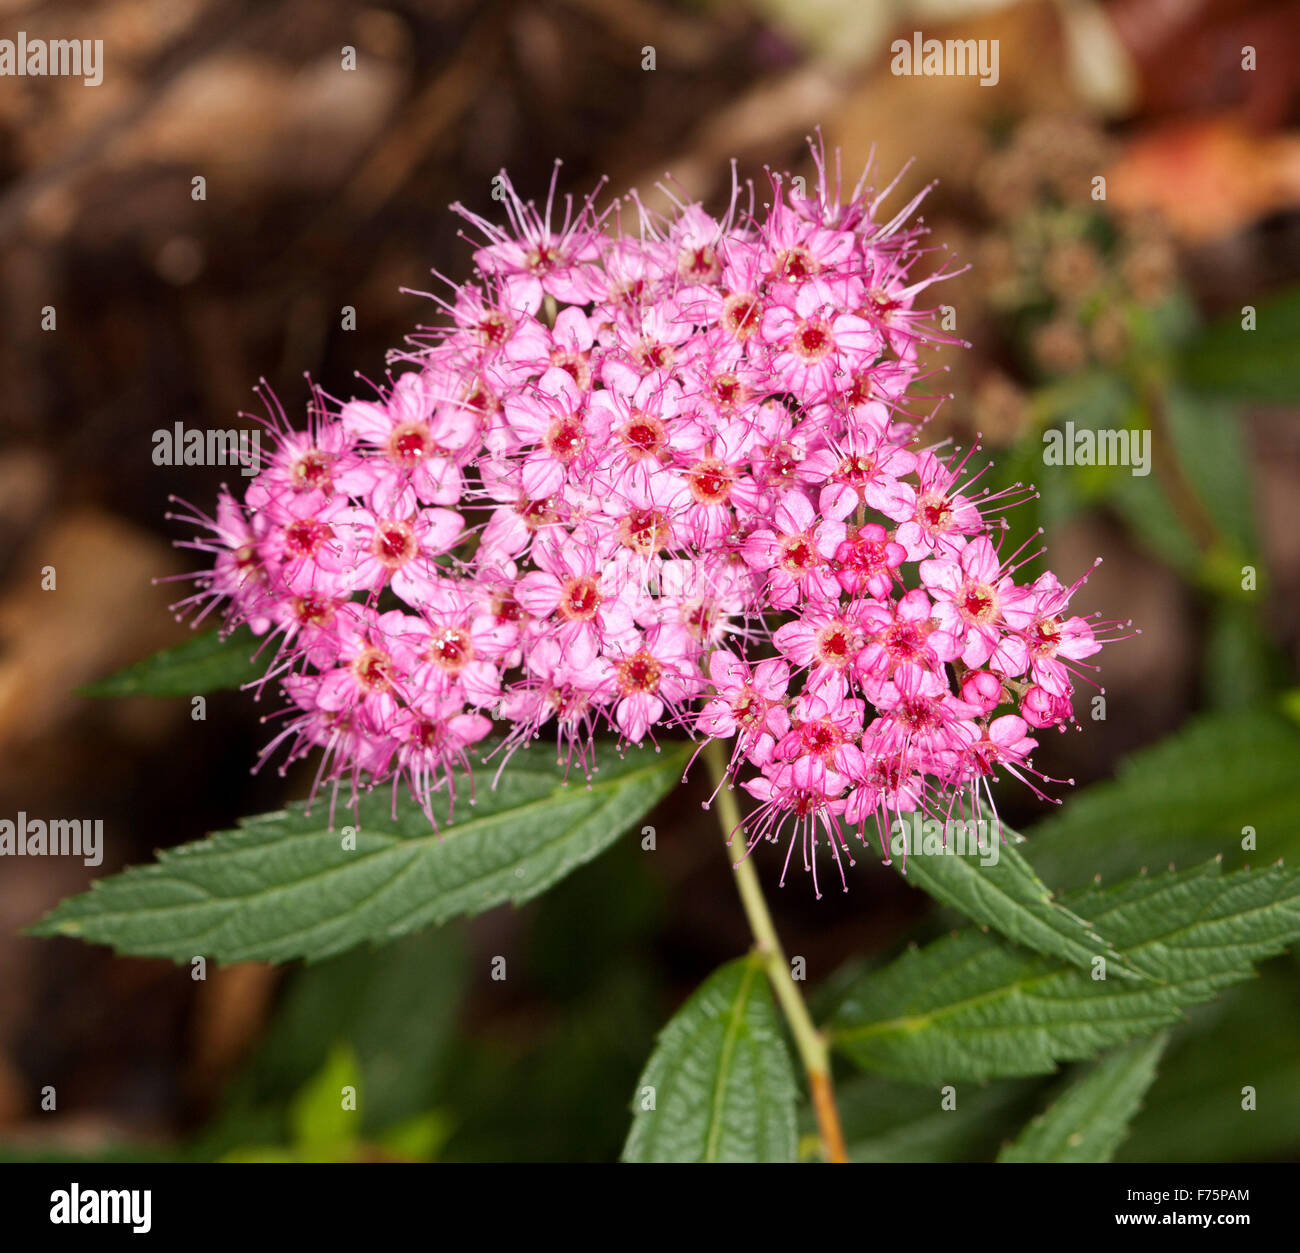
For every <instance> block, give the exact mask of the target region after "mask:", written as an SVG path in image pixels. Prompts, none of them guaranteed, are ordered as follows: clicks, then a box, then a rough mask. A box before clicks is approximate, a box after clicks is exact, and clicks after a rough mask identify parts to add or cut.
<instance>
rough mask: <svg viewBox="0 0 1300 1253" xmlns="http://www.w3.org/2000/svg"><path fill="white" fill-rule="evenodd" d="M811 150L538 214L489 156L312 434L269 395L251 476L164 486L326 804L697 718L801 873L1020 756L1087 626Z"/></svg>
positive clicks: (1056, 712) (550, 203) (1015, 770)
mask: <svg viewBox="0 0 1300 1253" xmlns="http://www.w3.org/2000/svg"><path fill="white" fill-rule="evenodd" d="M813 157H814V161H815V164H816V166H817V171H818V175H817V178H816V179H815V180H812V183H811V186H810V187H809V188H808V189H807V190H805V183H804V180H802V179H798V180H792V179H789V178H787V177H783V176H777V175H772V176H771V195H770V205H769V206H767V207H765V208H763V209H761V210H759V209H756V208H755V207H754V204H755V199H756V197H755V195H754V192H753V189H752V188H748V189H746V188H742V186H741V185H740V184H739V183H738V182H737V180H735V178H734V177H733V191H732V198H731V203H730V205H729V206H728V208H727V210H726V212H725V213H724V214H723V215H722V216H721V217H720V218H715V217H712V216H710V215H709V214H708V213H707V212H706V211H705V209H704V208H703V207H702V206H701V205H698V204H681V203H678V202H677V201H676V198H675V196H674V195H673V194H672V193H671V192H670V191H669V192H668V195H669V199H670V200H673V201H674V203H675V204H676V211H675V213H674V214H673V215H672V216H671V217H669V218H667V219H665V218H663V217H661V216H659V215H657V214H654V213H652V212H651V211H650V210H648V209H647V208H646V207H645V206H644V205H643V204H642V202H641V201H640V200H639V199H638V198H636V197H635V196H631V197H629V198H628V199H627V200H626V201H623V202H618V203H616V204H615V205H613V206H611V207H610V208H607V209H604V210H600V209H598V208H597V205H596V198H595V196H594V195H593V196H592V197H588V198H587V199H586V200H584V201H582V202H581V203H579V204H576V205H575V203H574V202H573V200H572V199H570V198H565V200H564V201H563V209H562V211H561V207H560V205H559V204H558V203H557V198H556V194H555V182H554V180H553V181H552V185H551V189H550V195H549V197H548V199H547V202H546V205H545V208H544V209H540V210H539V209H537V208H536V207H534V205H532V204H531V203H528V202H525V201H523V200H521V199H520V197H519V196H518V195H517V194H516V192H515V191H514V189H513V188H512V187H511V185H510V183H509V180H508V179H507V178H506V177H505V176H504V174H503V175H502V176H501V180H500V183H499V185H500V186H501V187H503V188H504V194H505V200H504V207H505V210H506V217H507V222H506V224H504V225H501V224H495V223H491V222H488V221H487V220H485V219H483V218H481V217H479V216H478V215H476V214H474V213H471V212H469V211H468V210H466V209H463V208H460V207H458V206H453V208H455V209H456V210H457V211H458V212H459V213H460V214H461V215H462V217H464V218H465V219H466V220H467V222H468V223H469V226H470V228H471V229H472V231H473V232H474V233H476V235H477V236H478V240H477V242H476V244H475V251H474V274H473V276H472V278H471V279H470V280H469V281H467V282H465V283H462V284H454V283H453V284H450V285H449V286H450V291H449V293H447V294H446V295H444V296H437V297H434V299H435V300H436V301H437V303H438V304H439V306H440V307H441V309H442V311H443V313H444V315H445V317H444V320H443V323H442V325H441V326H439V327H436V328H429V327H425V328H422V329H421V330H420V331H419V332H417V333H414V334H413V335H412V337H411V338H410V340H409V341H408V343H407V344H406V345H405V346H404V347H403V348H402V349H401V350H399V351H397V352H395V353H394V354H393V355H392V358H391V361H390V374H389V376H388V377H387V379H386V381H385V382H384V383H383V384H382V385H381V386H379V387H378V388H376V389H375V392H374V394H372V395H367V396H361V397H353V398H350V399H347V400H342V401H336V400H331V399H329V398H327V397H324V396H322V395H320V394H314V395H313V398H312V403H311V407H310V413H309V418H308V421H307V423H306V424H305V427H304V428H303V429H294V428H293V427H292V426H291V424H289V423H288V422H287V421H285V420H284V419H283V415H282V413H281V412H280V411H279V409H278V407H277V406H275V405H274V404H272V406H271V409H272V413H271V418H270V419H269V420H268V422H267V425H268V427H269V429H270V431H271V433H272V436H273V443H274V445H275V447H274V450H273V454H272V456H271V457H270V458H269V460H268V462H267V463H266V464H265V466H264V467H263V468H262V469H261V471H260V473H259V474H258V475H257V477H256V478H254V479H253V480H251V482H250V484H249V486H248V488H247V490H246V492H245V494H244V497H243V499H242V500H239V499H236V498H235V497H233V496H232V495H230V494H223V496H222V498H221V500H220V501H219V503H218V507H217V510H216V514H215V517H214V518H208V517H207V516H206V515H201V514H199V513H197V511H196V512H195V513H194V515H193V520H195V521H197V522H199V523H200V524H201V525H202V526H203V527H204V528H205V530H206V534H205V535H204V536H203V537H202V538H200V539H198V540H195V541H191V546H192V547H195V548H198V549H200V550H201V551H204V552H206V553H208V554H210V555H211V558H212V561H211V565H210V567H209V569H208V570H207V571H206V572H204V573H203V574H201V575H200V586H199V589H198V591H197V593H196V594H195V596H193V597H191V598H190V602H191V603H192V604H193V605H195V606H200V607H201V608H202V612H203V613H206V612H208V610H210V609H211V608H212V606H213V605H214V604H219V605H220V606H221V608H222V611H223V613H224V615H225V621H226V623H227V624H228V625H229V626H231V627H233V626H234V625H236V624H239V623H246V624H247V625H248V626H249V627H250V628H251V629H252V631H253V632H254V633H255V634H257V635H260V636H263V637H265V640H266V643H265V648H266V650H267V651H268V652H269V653H270V655H271V658H272V660H271V664H270V665H269V668H268V675H269V677H268V679H267V680H266V681H265V682H266V683H267V684H275V685H278V686H279V688H280V689H282V691H283V694H284V696H285V699H286V702H287V704H286V708H285V710H284V712H283V721H282V724H281V726H280V728H279V731H278V734H277V735H276V738H275V740H274V742H273V745H272V747H273V748H275V749H277V750H280V751H281V752H287V754H288V757H289V758H290V759H291V760H292V759H294V758H297V757H299V756H302V755H303V754H305V753H307V752H309V751H311V750H312V749H314V748H319V749H322V750H323V754H322V765H321V769H320V775H319V782H320V783H321V784H323V785H324V786H326V787H327V788H329V789H330V790H331V795H332V797H333V798H334V799H337V798H338V795H339V791H340V789H343V791H344V797H343V799H344V800H345V802H346V801H348V800H351V799H352V798H354V797H355V795H356V793H357V792H358V791H359V790H361V789H365V788H371V787H375V786H379V785H382V784H386V783H387V784H393V785H399V784H400V785H402V786H405V787H407V788H409V789H410V791H411V792H412V794H413V795H414V797H415V799H416V801H417V802H418V803H419V804H420V805H421V806H423V808H424V809H425V811H426V812H430V813H431V809H432V806H431V801H432V799H433V798H434V797H436V796H437V795H439V794H440V793H441V792H443V791H444V790H446V791H450V790H451V789H452V788H453V787H454V786H455V785H456V780H457V779H458V777H461V775H462V772H463V771H464V770H465V769H466V768H467V767H469V766H470V764H471V760H472V759H474V758H477V757H479V756H481V753H482V751H483V749H484V748H485V747H486V746H487V744H488V743H494V744H496V745H498V748H497V749H496V750H495V751H497V752H498V753H499V754H501V755H502V756H505V757H508V756H509V754H510V753H512V752H513V751H515V750H516V749H517V748H519V747H520V746H521V745H524V744H526V743H527V742H528V741H530V740H532V739H534V738H537V737H540V736H548V737H554V740H555V742H556V744H557V746H558V748H559V751H560V754H561V757H562V758H565V759H567V760H568V761H569V762H570V763H571V764H572V766H573V767H574V768H575V769H578V770H581V769H583V768H584V766H585V765H586V763H587V762H588V760H589V750H590V746H591V743H592V740H593V737H594V736H596V735H598V734H602V733H606V734H612V735H614V736H615V737H617V738H618V739H619V740H621V741H622V742H624V743H626V744H640V743H642V742H651V743H653V742H654V741H655V739H656V737H657V736H662V735H665V734H667V735H682V734H685V735H689V736H692V737H694V738H696V739H698V740H704V741H707V740H708V739H711V738H719V739H726V740H729V741H731V745H730V750H729V761H730V767H729V768H730V772H731V777H732V778H733V779H734V780H735V782H737V783H738V784H740V785H741V786H743V787H744V788H745V789H746V790H747V791H748V792H749V793H750V794H751V795H752V796H753V797H754V798H755V799H756V801H757V802H758V807H757V810H756V812H755V813H754V815H753V817H752V820H751V822H750V824H749V827H748V831H749V836H750V840H751V842H752V843H751V847H752V846H753V844H756V843H757V842H759V841H761V840H763V839H771V840H774V841H785V842H786V843H787V852H786V858H785V860H786V864H787V865H788V864H790V863H791V861H792V859H793V853H794V850H795V848H796V847H797V848H799V850H800V860H801V862H802V863H803V864H805V865H806V866H807V867H809V868H810V869H811V870H812V872H813V874H814V881H815V876H816V868H817V862H818V853H819V850H822V849H825V850H826V851H827V852H828V853H829V854H830V856H831V858H832V859H833V862H834V864H835V865H836V866H837V867H838V868H839V872H840V876H841V878H843V876H844V868H845V866H846V865H848V864H851V862H852V854H851V848H852V846H853V841H854V840H858V841H862V842H863V843H866V842H867V841H868V839H869V837H870V835H871V834H873V829H874V828H876V827H880V828H882V829H883V828H885V827H886V826H888V825H889V824H892V823H893V822H894V821H896V820H897V819H898V818H899V817H900V816H901V815H903V814H908V813H912V812H914V811H917V810H924V811H926V812H928V813H935V814H939V815H947V814H951V813H952V812H954V810H957V809H961V810H965V809H967V808H970V809H973V810H975V811H979V810H980V809H981V808H982V807H983V806H985V805H987V804H991V802H992V794H991V792H990V790H989V782H990V780H991V779H992V778H993V777H994V776H995V775H997V774H998V773H999V772H1005V773H1009V774H1012V775H1014V776H1016V777H1018V778H1020V779H1022V780H1024V781H1025V782H1027V783H1029V784H1030V786H1033V787H1035V789H1036V788H1037V785H1036V784H1035V783H1034V782H1033V780H1034V779H1039V780H1041V779H1042V776H1041V775H1037V774H1035V772H1034V771H1033V769H1032V767H1031V766H1030V764H1029V762H1030V756H1031V754H1032V752H1033V749H1034V747H1035V740H1034V738H1033V735H1032V734H1031V733H1033V732H1041V731H1043V730H1044V729H1047V728H1050V727H1056V726H1061V725H1063V724H1064V723H1066V722H1068V721H1070V720H1071V719H1072V713H1071V697H1072V694H1073V690H1074V686H1073V685H1074V683H1075V681H1076V680H1078V679H1080V678H1084V679H1088V678H1089V676H1090V674H1091V672H1092V670H1093V668H1094V665H1093V663H1092V662H1090V661H1089V660H1087V659H1088V658H1090V657H1091V656H1092V655H1093V654H1094V653H1096V651H1097V650H1098V649H1099V648H1100V647H1101V645H1102V643H1103V638H1104V636H1105V634H1106V632H1107V630H1108V629H1111V628H1113V627H1114V626H1115V625H1116V624H1100V623H1097V622H1095V621H1092V620H1090V619H1088V618H1084V617H1081V616H1079V615H1077V614H1072V613H1071V611H1070V601H1071V598H1072V596H1073V594H1074V593H1075V592H1076V591H1077V590H1078V587H1079V585H1080V583H1081V582H1082V580H1079V582H1076V583H1075V584H1072V585H1066V584H1063V583H1061V582H1060V581H1059V580H1058V579H1057V578H1056V577H1055V576H1053V575H1051V574H1044V575H1041V576H1040V577H1038V578H1036V579H1034V580H1033V581H1029V582H1018V581H1017V580H1018V578H1019V570H1020V568H1021V567H1022V566H1023V565H1024V564H1025V560H1026V559H1024V558H1022V557H1021V554H1019V553H1008V552H1005V551H1004V550H1003V545H1002V543H1001V535H1002V523H1001V518H1000V512H999V511H1000V510H1001V509H1003V508H1005V507H1008V506H1010V505H1014V504H1015V503H1017V502H1018V501H1020V500H1024V499H1027V498H1028V496H1029V495H1030V494H1031V489H1028V488H1020V487H1017V488H1015V489H1012V490H1011V491H1009V492H1006V491H1004V492H1001V493H995V492H992V491H990V490H989V489H987V488H986V487H983V486H981V483H980V478H981V473H982V472H981V469H980V467H979V465H978V463H977V462H976V461H975V460H974V459H973V456H972V454H973V452H974V451H975V450H967V451H966V452H965V453H961V452H960V451H955V450H952V449H950V448H948V447H947V446H946V445H944V444H936V445H933V446H927V445H926V444H925V442H924V437H923V436H924V426H925V422H926V420H927V418H928V417H929V416H931V415H930V414H929V413H926V412H924V411H920V410H918V409H917V408H915V406H916V405H918V404H919V403H922V402H920V401H919V400H918V399H917V398H918V396H919V395H920V394H921V393H920V392H919V391H918V390H917V389H915V388H914V387H913V385H914V384H916V383H918V382H920V381H922V380H923V379H924V378H925V377H926V367H925V366H924V364H923V355H924V349H925V347H926V344H927V342H929V341H934V340H939V341H943V342H952V341H951V340H950V339H945V337H944V336H943V335H942V334H941V333H939V332H937V331H936V330H934V329H933V328H932V325H931V322H930V319H929V309H928V307H927V306H926V304H925V296H926V293H927V291H928V289H929V288H930V287H931V286H932V285H933V284H934V283H936V282H938V281H940V280H941V279H942V278H943V277H945V274H944V271H943V270H942V269H940V270H939V271H937V272H936V271H934V270H933V269H931V270H928V271H924V267H923V266H922V265H921V261H922V257H923V255H924V253H925V251H926V248H924V247H923V240H924V233H923V231H922V229H921V228H920V227H919V226H918V225H916V224H915V223H913V221H912V216H913V210H914V209H915V207H916V203H917V201H913V202H912V203H911V204H909V205H907V206H905V207H904V208H903V209H902V210H901V211H899V212H897V213H894V214H893V215H892V216H884V215H883V214H882V213H881V203H882V201H883V199H884V198H885V196H886V195H887V194H888V193H889V191H890V190H891V188H885V189H884V190H883V191H878V190H877V189H875V188H874V187H872V186H871V185H870V178H869V174H868V175H864V176H863V178H862V179H861V180H860V181H859V182H858V184H857V185H856V186H855V187H854V188H853V189H852V191H851V192H848V193H846V192H845V190H844V188H843V186H842V184H841V181H840V179H839V177H838V172H836V173H835V175H834V177H832V175H831V172H830V171H829V170H828V168H827V164H826V161H825V158H824V154H823V153H822V151H821V149H820V145H814V147H813ZM746 190H747V193H748V194H747V195H746V194H745V193H746ZM665 191H668V189H665ZM918 199H919V198H918ZM746 202H747V204H748V207H746ZM923 271H924V272H923ZM1036 555H1037V554H1034V556H1036ZM1085 577H1086V576H1085ZM494 732H495V733H496V735H495V738H490V737H493V733H494Z"/></svg>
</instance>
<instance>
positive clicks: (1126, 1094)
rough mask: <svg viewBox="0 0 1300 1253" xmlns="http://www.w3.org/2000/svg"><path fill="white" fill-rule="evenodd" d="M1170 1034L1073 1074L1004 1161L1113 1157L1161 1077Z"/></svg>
mask: <svg viewBox="0 0 1300 1253" xmlns="http://www.w3.org/2000/svg"><path fill="white" fill-rule="evenodd" d="M1168 1038H1169V1037H1168V1035H1167V1034H1166V1033H1164V1032H1161V1033H1160V1034H1159V1035H1155V1036H1152V1037H1151V1039H1149V1040H1141V1041H1139V1042H1138V1043H1137V1044H1131V1045H1129V1046H1128V1048H1125V1049H1120V1050H1119V1051H1118V1052H1117V1053H1114V1054H1112V1055H1111V1056H1110V1057H1107V1058H1106V1059H1105V1060H1104V1061H1102V1062H1099V1063H1098V1064H1097V1065H1096V1066H1093V1067H1092V1068H1091V1069H1090V1070H1089V1071H1088V1073H1087V1074H1086V1075H1084V1076H1083V1077H1082V1078H1080V1079H1076V1080H1074V1081H1073V1082H1072V1083H1071V1084H1070V1086H1069V1087H1068V1088H1066V1090H1065V1091H1064V1092H1063V1093H1062V1094H1061V1095H1060V1096H1059V1097H1058V1098H1057V1099H1056V1100H1055V1101H1054V1102H1053V1103H1052V1105H1051V1106H1050V1107H1049V1108H1048V1109H1047V1110H1045V1111H1044V1112H1043V1113H1042V1114H1040V1115H1039V1116H1038V1117H1037V1118H1035V1119H1034V1120H1033V1122H1031V1123H1030V1124H1029V1125H1028V1126H1027V1127H1026V1128H1025V1129H1024V1131H1022V1132H1021V1133H1020V1135H1019V1136H1018V1137H1017V1138H1016V1140H1015V1142H1014V1143H1013V1144H1009V1145H1007V1147H1006V1148H1005V1149H1003V1150H1002V1152H1001V1153H999V1154H998V1161H999V1162H1108V1161H1110V1159H1111V1157H1112V1156H1113V1155H1114V1152H1115V1150H1116V1148H1118V1147H1119V1144H1120V1142H1121V1141H1122V1140H1123V1139H1124V1136H1125V1134H1126V1133H1127V1131H1128V1127H1129V1123H1130V1122H1132V1121H1133V1116H1134V1115H1135V1114H1136V1113H1137V1111H1138V1107H1139V1106H1140V1105H1141V1104H1142V1098H1143V1096H1145V1095H1146V1091H1147V1089H1148V1088H1149V1087H1150V1086H1151V1082H1152V1080H1153V1079H1155V1077H1156V1063H1157V1062H1158V1061H1159V1060H1160V1054H1161V1053H1162V1052H1163V1051H1164V1047H1165V1044H1166V1042H1167V1041H1168Z"/></svg>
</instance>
